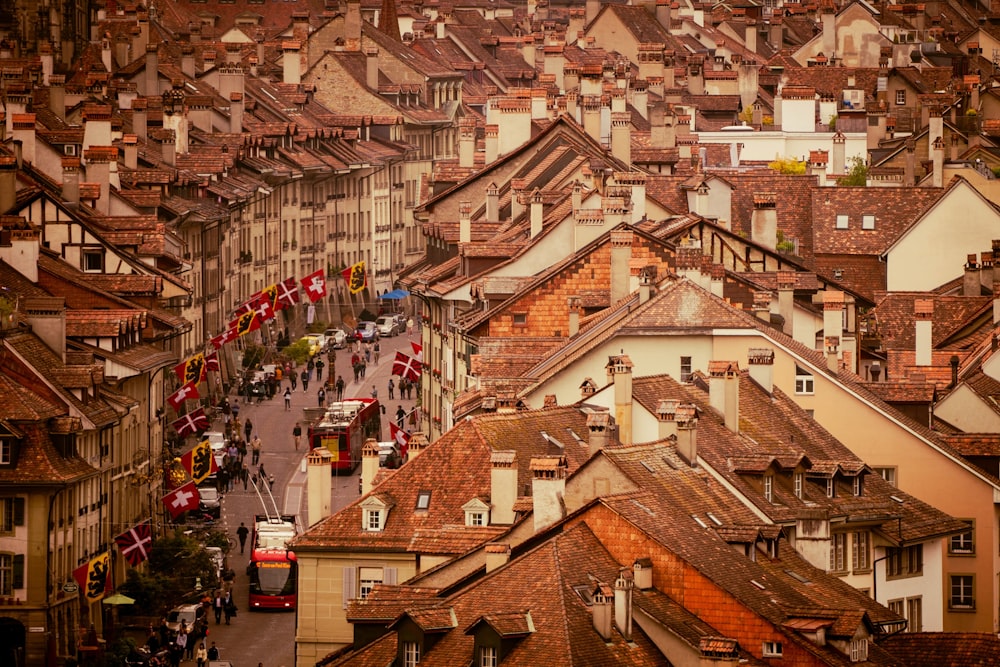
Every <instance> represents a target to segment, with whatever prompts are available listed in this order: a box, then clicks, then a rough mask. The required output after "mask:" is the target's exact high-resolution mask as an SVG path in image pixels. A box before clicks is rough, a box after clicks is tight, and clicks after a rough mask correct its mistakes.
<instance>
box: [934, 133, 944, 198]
mask: <svg viewBox="0 0 1000 667" xmlns="http://www.w3.org/2000/svg"><path fill="white" fill-rule="evenodd" d="M931 153H932V154H933V156H934V171H933V173H932V174H931V184H932V185H933V186H934V187H935V188H940V187H943V186H944V139H942V138H941V137H938V138H937V139H935V140H934V145H933V146H932V150H931Z"/></svg>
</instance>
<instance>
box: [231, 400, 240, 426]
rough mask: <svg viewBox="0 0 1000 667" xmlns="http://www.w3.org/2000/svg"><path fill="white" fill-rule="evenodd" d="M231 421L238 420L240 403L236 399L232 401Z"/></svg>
mask: <svg viewBox="0 0 1000 667" xmlns="http://www.w3.org/2000/svg"><path fill="white" fill-rule="evenodd" d="M232 409H233V421H236V420H238V419H239V418H240V402H239V400H238V399H235V398H234V399H233V408H232Z"/></svg>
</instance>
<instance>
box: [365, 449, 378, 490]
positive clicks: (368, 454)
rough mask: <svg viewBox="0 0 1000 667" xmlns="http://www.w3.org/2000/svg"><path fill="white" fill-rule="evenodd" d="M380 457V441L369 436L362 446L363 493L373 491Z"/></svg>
mask: <svg viewBox="0 0 1000 667" xmlns="http://www.w3.org/2000/svg"><path fill="white" fill-rule="evenodd" d="M378 458H379V457H378V442H377V441H376V440H375V438H368V439H367V440H365V444H364V446H363V447H362V448H361V495H365V494H368V493H371V490H372V487H373V486H374V483H375V475H376V474H378Z"/></svg>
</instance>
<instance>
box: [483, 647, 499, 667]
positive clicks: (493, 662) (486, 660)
mask: <svg viewBox="0 0 1000 667" xmlns="http://www.w3.org/2000/svg"><path fill="white" fill-rule="evenodd" d="M498 664H499V662H498V657H497V647H496V646H480V647H479V667H497V665H498Z"/></svg>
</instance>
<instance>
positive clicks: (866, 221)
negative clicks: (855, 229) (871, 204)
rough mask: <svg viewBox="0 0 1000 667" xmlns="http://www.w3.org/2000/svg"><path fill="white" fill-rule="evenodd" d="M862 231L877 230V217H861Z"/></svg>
mask: <svg viewBox="0 0 1000 667" xmlns="http://www.w3.org/2000/svg"><path fill="white" fill-rule="evenodd" d="M861 229H875V216H874V215H863V216H861Z"/></svg>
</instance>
